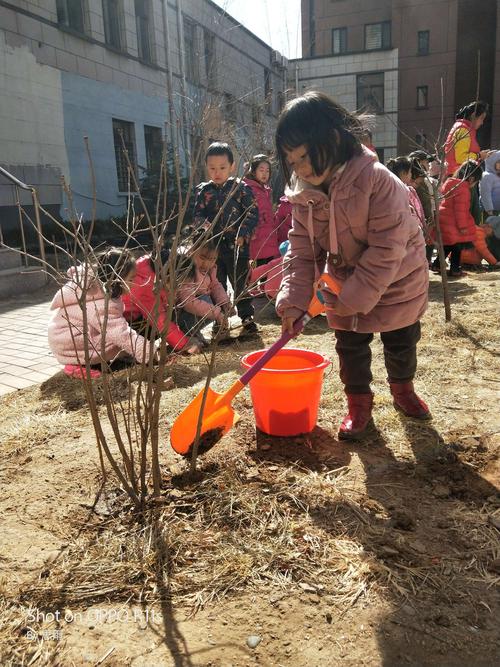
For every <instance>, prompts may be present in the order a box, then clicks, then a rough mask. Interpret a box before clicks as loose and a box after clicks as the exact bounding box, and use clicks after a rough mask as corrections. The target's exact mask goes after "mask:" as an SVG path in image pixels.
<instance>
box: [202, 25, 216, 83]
mask: <svg viewBox="0 0 500 667" xmlns="http://www.w3.org/2000/svg"><path fill="white" fill-rule="evenodd" d="M203 43H204V46H205V73H206V76H207V83H208V86H209V88H215V87H216V86H217V65H216V63H217V61H216V53H215V35H214V34H213V32H210V31H209V30H207V29H206V28H205V29H204V30H203Z"/></svg>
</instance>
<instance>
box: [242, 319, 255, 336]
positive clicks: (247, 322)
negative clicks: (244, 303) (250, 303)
mask: <svg viewBox="0 0 500 667" xmlns="http://www.w3.org/2000/svg"><path fill="white" fill-rule="evenodd" d="M241 325H242V328H243V333H245V334H256V333H259V328H258V326H257V325H256V324H255V322H254V319H253V317H252V316H250V317H245V319H244V320H242V321H241Z"/></svg>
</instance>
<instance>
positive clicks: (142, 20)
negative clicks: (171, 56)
mask: <svg viewBox="0 0 500 667" xmlns="http://www.w3.org/2000/svg"><path fill="white" fill-rule="evenodd" d="M134 2H135V25H136V30H137V50H138V52H139V58H140V59H141V60H144V61H145V62H147V63H151V62H153V51H152V48H151V26H150V22H151V19H150V17H151V0H134Z"/></svg>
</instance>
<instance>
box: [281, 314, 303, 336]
mask: <svg viewBox="0 0 500 667" xmlns="http://www.w3.org/2000/svg"><path fill="white" fill-rule="evenodd" d="M294 322H295V317H282V318H281V331H282V332H283V333H289V334H292V335H293V336H294V337H295V336H298V335H299V333H300V331H298V332H297V333H295V332H294V330H293V324H294Z"/></svg>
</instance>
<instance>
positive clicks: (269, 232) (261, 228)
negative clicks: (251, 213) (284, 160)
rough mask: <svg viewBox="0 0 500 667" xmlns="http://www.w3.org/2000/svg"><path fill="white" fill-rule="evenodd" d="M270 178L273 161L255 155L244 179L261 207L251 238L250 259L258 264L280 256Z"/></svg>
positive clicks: (259, 207) (264, 156) (263, 156)
mask: <svg viewBox="0 0 500 667" xmlns="http://www.w3.org/2000/svg"><path fill="white" fill-rule="evenodd" d="M270 178H271V161H270V160H269V158H268V157H267V155H255V156H254V157H253V158H252V161H251V162H250V168H249V171H248V173H247V175H246V176H245V178H244V179H243V181H244V183H245V184H246V185H248V186H249V187H250V188H251V190H252V193H253V196H254V197H255V201H256V203H257V208H258V209H259V221H258V223H257V227H256V228H255V231H254V234H253V237H252V239H251V240H250V259H251V260H253V261H254V262H255V265H256V266H260V265H261V264H267V262H269V261H270V260H271V259H274V257H279V250H278V245H279V244H278V234H277V230H276V226H275V222H274V212H273V202H272V191H271V188H270V187H269V185H268V183H269V179H270Z"/></svg>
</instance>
